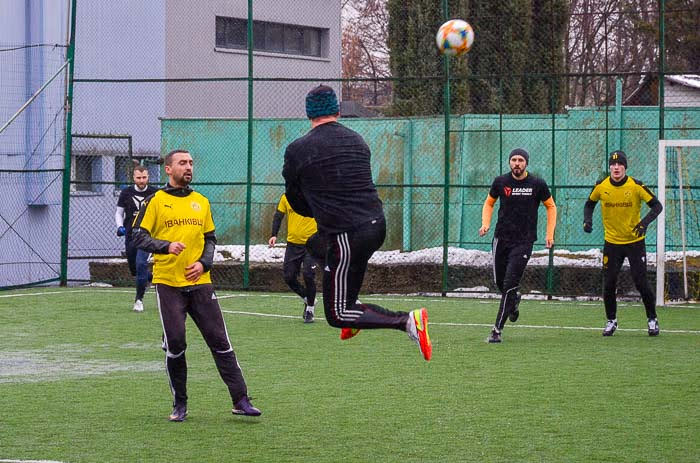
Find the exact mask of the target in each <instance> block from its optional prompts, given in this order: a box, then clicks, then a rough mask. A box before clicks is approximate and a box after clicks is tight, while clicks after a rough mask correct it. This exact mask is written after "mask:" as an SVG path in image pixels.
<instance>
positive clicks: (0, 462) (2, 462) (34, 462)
mask: <svg viewBox="0 0 700 463" xmlns="http://www.w3.org/2000/svg"><path fill="white" fill-rule="evenodd" d="M0 463H63V462H61V461H56V460H0Z"/></svg>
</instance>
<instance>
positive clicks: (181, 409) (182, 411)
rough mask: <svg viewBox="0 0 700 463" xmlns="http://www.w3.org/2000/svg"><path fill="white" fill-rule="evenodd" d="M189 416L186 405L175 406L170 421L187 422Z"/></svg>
mask: <svg viewBox="0 0 700 463" xmlns="http://www.w3.org/2000/svg"><path fill="white" fill-rule="evenodd" d="M186 416H187V405H186V404H175V406H174V407H173V411H172V412H171V413H170V416H169V417H168V420H170V421H185V417H186Z"/></svg>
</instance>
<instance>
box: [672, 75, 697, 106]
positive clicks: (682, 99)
mask: <svg viewBox="0 0 700 463" xmlns="http://www.w3.org/2000/svg"><path fill="white" fill-rule="evenodd" d="M664 105H665V106H676V107H691V106H693V107H700V88H694V87H689V86H687V85H682V84H677V83H674V82H671V81H669V80H668V79H666V86H665V87H664Z"/></svg>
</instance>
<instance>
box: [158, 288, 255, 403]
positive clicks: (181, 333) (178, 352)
mask: <svg viewBox="0 0 700 463" xmlns="http://www.w3.org/2000/svg"><path fill="white" fill-rule="evenodd" d="M156 299H157V301H158V311H159V312H160V320H161V323H162V324H163V349H164V350H165V353H166V356H165V363H166V367H167V373H168V379H169V380H170V389H171V391H172V393H173V398H174V402H175V403H176V404H186V403H187V361H186V360H185V349H186V348H187V341H186V339H185V319H186V318H187V314H189V315H190V316H191V317H192V320H193V321H194V323H195V324H196V325H197V328H199V331H200V332H201V333H202V337H203V338H204V341H205V342H206V343H207V346H208V347H209V349H210V350H211V354H212V356H213V357H214V363H216V368H217V369H218V370H219V374H220V375H221V379H223V380H224V383H226V386H228V390H229V393H230V394H231V399H232V400H233V403H236V402H237V401H238V400H239V399H240V398H241V397H243V396H244V395H247V394H248V392H247V388H246V384H245V380H244V379H243V373H242V372H241V368H240V366H239V365H238V361H237V360H236V353H235V352H234V351H233V346H231V342H230V341H229V337H228V331H227V330H226V324H225V323H224V318H223V316H222V314H221V309H220V308H219V301H218V300H217V299H216V294H215V293H214V287H213V286H212V285H211V284H203V285H195V286H188V287H186V288H176V287H173V286H168V285H165V284H162V283H158V284H156Z"/></svg>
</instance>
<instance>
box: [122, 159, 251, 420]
mask: <svg viewBox="0 0 700 463" xmlns="http://www.w3.org/2000/svg"><path fill="white" fill-rule="evenodd" d="M193 168H194V163H193V161H192V156H191V155H190V153H189V152H188V151H186V150H175V151H171V152H170V153H168V155H167V156H166V157H165V173H166V174H167V175H168V184H167V185H166V186H165V188H163V189H162V190H159V191H158V192H156V193H155V194H154V195H152V196H151V197H150V198H148V199H146V200H145V201H144V203H143V204H142V205H141V208H140V209H139V213H138V215H137V216H136V219H135V220H134V231H133V241H134V244H135V246H136V247H138V248H140V249H143V250H145V251H147V252H152V253H153V256H154V265H153V283H154V284H155V287H156V301H157V303H158V312H159V313H160V320H161V323H162V325H163V349H164V350H165V353H166V356H165V364H166V371H167V373H168V379H169V381H170V389H171V391H172V394H173V411H172V413H171V414H170V417H169V418H168V419H169V420H170V421H184V420H185V417H186V416H187V361H186V360H185V349H186V347H187V342H186V340H185V319H186V318H187V315H188V314H189V315H190V316H191V317H192V320H193V321H194V322H195V324H196V325H197V328H199V331H200V332H201V333H202V337H203V338H204V340H205V341H206V343H207V346H209V349H210V350H211V353H212V356H213V357H214V363H216V368H217V369H218V370H219V374H220V375H221V378H222V379H223V380H224V383H225V384H226V386H227V387H228V390H229V393H230V395H231V400H232V401H233V410H232V411H233V413H234V414H235V415H248V416H258V415H260V414H261V412H260V410H258V409H257V408H255V407H253V405H252V404H251V403H250V399H249V397H248V390H247V387H246V383H245V380H244V379H243V373H242V372H241V368H240V366H239V365H238V361H237V360H236V354H235V352H234V351H233V347H232V346H231V341H230V340H229V337H228V332H227V330H226V324H225V323H224V318H223V316H222V314H221V308H220V307H219V301H218V300H217V298H216V293H215V292H214V287H213V286H212V283H211V275H210V270H211V267H212V264H213V261H214V250H215V246H216V235H215V234H214V221H213V220H212V216H211V209H210V206H209V200H208V199H207V198H206V197H205V196H204V195H202V194H200V193H197V192H196V191H194V190H192V189H191V188H190V187H189V185H190V182H191V181H192V173H193Z"/></svg>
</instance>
